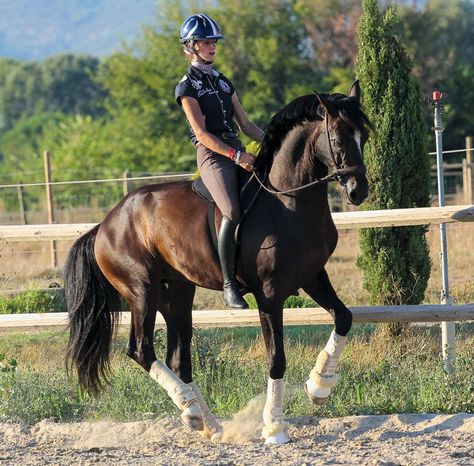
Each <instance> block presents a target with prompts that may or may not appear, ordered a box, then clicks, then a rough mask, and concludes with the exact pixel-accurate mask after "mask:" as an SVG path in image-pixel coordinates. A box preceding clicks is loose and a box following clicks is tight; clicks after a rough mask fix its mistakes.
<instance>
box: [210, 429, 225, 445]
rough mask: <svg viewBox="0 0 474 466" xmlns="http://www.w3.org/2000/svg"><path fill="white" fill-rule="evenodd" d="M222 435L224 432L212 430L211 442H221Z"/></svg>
mask: <svg viewBox="0 0 474 466" xmlns="http://www.w3.org/2000/svg"><path fill="white" fill-rule="evenodd" d="M223 435H224V432H214V433H213V434H212V435H211V438H210V440H211V442H213V443H221V442H222V437H223Z"/></svg>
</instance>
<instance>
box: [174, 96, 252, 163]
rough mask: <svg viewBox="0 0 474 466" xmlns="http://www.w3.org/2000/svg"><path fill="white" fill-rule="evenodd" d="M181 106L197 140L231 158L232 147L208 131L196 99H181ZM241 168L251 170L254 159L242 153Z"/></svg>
mask: <svg viewBox="0 0 474 466" xmlns="http://www.w3.org/2000/svg"><path fill="white" fill-rule="evenodd" d="M181 105H182V107H183V110H184V113H185V114H186V118H187V119H188V121H189V124H190V125H191V128H192V129H193V132H194V134H195V135H196V139H197V140H198V141H199V142H200V143H201V144H202V145H203V146H205V147H207V148H208V149H210V150H212V151H213V152H217V153H218V154H222V155H225V156H227V157H228V156H229V153H230V152H231V149H232V148H231V147H230V146H228V145H227V144H226V143H224V142H222V141H221V140H220V139H219V138H217V137H216V136H214V135H213V134H211V133H209V131H207V130H206V124H205V122H204V115H203V114H202V112H201V107H200V106H199V103H198V101H197V100H196V99H194V98H193V97H187V96H186V97H181ZM240 160H241V163H240V166H241V167H243V168H245V169H246V170H251V169H252V165H253V157H252V156H251V155H250V154H247V153H245V152H242V155H241V159H240Z"/></svg>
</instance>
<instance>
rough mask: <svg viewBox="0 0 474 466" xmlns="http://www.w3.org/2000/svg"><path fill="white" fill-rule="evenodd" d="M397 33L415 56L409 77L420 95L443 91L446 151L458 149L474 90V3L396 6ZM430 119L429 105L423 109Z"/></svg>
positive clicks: (436, 0)
mask: <svg viewBox="0 0 474 466" xmlns="http://www.w3.org/2000/svg"><path fill="white" fill-rule="evenodd" d="M400 16H401V20H402V21H401V33H402V35H403V38H404V43H405V44H406V47H407V50H408V51H409V53H410V54H411V55H412V56H413V58H414V63H415V67H414V75H415V76H416V77H417V78H418V80H419V82H420V86H421V91H422V94H423V95H425V96H430V95H431V93H432V91H434V90H436V89H440V90H442V91H443V92H446V93H447V94H448V99H447V105H446V112H445V114H444V123H445V126H446V128H447V130H446V131H445V132H444V133H443V142H444V146H445V148H446V149H459V148H461V147H463V145H464V138H465V136H466V135H471V134H472V130H473V128H472V117H471V113H472V108H473V106H474V94H473V92H472V78H473V75H474V3H473V2H472V1H467V0H427V1H426V2H424V4H423V5H422V7H416V6H414V5H412V4H407V5H405V6H403V7H402V8H400ZM425 117H426V119H427V121H428V122H429V124H431V123H432V119H433V114H432V109H431V108H429V107H428V106H427V107H426V109H425Z"/></svg>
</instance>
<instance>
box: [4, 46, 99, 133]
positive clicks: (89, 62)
mask: <svg viewBox="0 0 474 466" xmlns="http://www.w3.org/2000/svg"><path fill="white" fill-rule="evenodd" d="M98 68H99V61H98V59H97V58H94V57H85V56H80V57H75V56H74V55H57V56H54V57H50V58H47V59H46V60H45V61H44V62H43V63H41V64H40V63H36V62H13V61H11V60H2V61H0V78H2V79H1V81H0V114H1V115H2V119H1V126H0V130H3V131H6V130H8V129H10V128H12V127H13V126H14V125H15V123H16V122H17V121H19V120H20V119H22V118H28V117H30V116H32V115H35V114H38V113H43V112H62V113H65V114H82V115H92V116H94V117H98V116H100V115H103V114H104V109H103V107H102V100H103V99H104V97H105V90H104V89H103V88H102V87H101V86H100V84H99V83H98V82H97V81H96V80H95V76H96V74H97V72H98Z"/></svg>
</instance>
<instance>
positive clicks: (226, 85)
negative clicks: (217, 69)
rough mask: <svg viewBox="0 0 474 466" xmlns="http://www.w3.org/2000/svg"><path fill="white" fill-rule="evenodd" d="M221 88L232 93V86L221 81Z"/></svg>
mask: <svg viewBox="0 0 474 466" xmlns="http://www.w3.org/2000/svg"><path fill="white" fill-rule="evenodd" d="M218 84H219V87H220V88H221V89H222V90H223V91H224V92H227V93H229V92H230V86H229V85H228V84H227V83H226V82H225V81H224V80H223V79H219V83H218Z"/></svg>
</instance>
